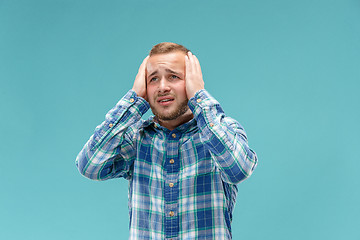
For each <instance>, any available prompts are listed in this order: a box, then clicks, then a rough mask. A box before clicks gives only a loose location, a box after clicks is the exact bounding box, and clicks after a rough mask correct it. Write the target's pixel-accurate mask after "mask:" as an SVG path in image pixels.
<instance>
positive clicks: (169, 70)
mask: <svg viewBox="0 0 360 240" xmlns="http://www.w3.org/2000/svg"><path fill="white" fill-rule="evenodd" d="M165 71H166V72H168V73H172V74H176V75H181V74H180V73H178V72H175V71H173V70H171V69H168V68H166V69H165ZM156 74H158V71H157V70H156V71H154V72H152V73H151V74H149V76H148V78H150V77H152V76H154V75H156Z"/></svg>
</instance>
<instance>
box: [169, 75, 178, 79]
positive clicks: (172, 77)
mask: <svg viewBox="0 0 360 240" xmlns="http://www.w3.org/2000/svg"><path fill="white" fill-rule="evenodd" d="M170 78H171V79H178V78H179V77H178V76H176V75H171V77H170Z"/></svg>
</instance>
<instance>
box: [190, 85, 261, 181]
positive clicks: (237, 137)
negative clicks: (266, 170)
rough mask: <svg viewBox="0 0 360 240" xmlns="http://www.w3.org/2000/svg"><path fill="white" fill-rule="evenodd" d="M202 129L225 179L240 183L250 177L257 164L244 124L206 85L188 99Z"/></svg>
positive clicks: (205, 140) (202, 136)
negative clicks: (225, 111)
mask: <svg viewBox="0 0 360 240" xmlns="http://www.w3.org/2000/svg"><path fill="white" fill-rule="evenodd" d="M188 105H189V107H190V109H191V111H192V112H193V114H194V118H195V119H196V121H197V125H198V127H199V129H200V138H201V141H202V142H203V143H204V144H205V145H206V146H207V147H208V149H209V151H210V153H211V155H212V156H213V159H214V160H215V165H216V166H217V167H218V168H219V169H220V172H221V176H222V179H223V181H225V182H227V183H230V184H237V183H239V182H241V181H243V180H244V179H246V178H248V177H249V176H250V175H251V174H252V172H253V170H254V169H255V167H256V165H257V156H256V153H255V152H254V151H253V150H251V149H250V147H249V146H248V140H247V136H246V133H245V130H244V128H243V127H242V126H241V125H240V123H238V122H237V121H236V120H234V119H232V118H230V117H227V116H226V115H225V113H224V111H223V109H222V108H221V106H220V104H219V102H217V101H216V100H215V99H214V98H213V97H212V96H211V95H210V94H209V93H208V92H207V91H206V90H205V89H203V90H200V91H198V92H197V93H196V94H195V96H194V97H193V98H191V99H190V100H189V103H188Z"/></svg>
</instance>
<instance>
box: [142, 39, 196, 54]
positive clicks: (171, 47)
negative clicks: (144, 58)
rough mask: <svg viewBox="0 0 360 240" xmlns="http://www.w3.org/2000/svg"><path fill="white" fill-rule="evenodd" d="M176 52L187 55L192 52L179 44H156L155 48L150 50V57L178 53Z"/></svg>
mask: <svg viewBox="0 0 360 240" xmlns="http://www.w3.org/2000/svg"><path fill="white" fill-rule="evenodd" d="M176 51H180V52H183V53H185V54H187V53H188V52H189V51H190V50H189V49H187V48H186V47H184V46H183V45H180V44H177V43H172V42H162V43H159V44H156V45H155V46H153V47H152V49H151V50H150V53H149V56H150V57H151V56H152V55H155V54H164V53H170V52H176Z"/></svg>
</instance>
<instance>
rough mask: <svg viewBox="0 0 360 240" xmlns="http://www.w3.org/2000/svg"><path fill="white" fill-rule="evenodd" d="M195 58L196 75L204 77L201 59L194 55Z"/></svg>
mask: <svg viewBox="0 0 360 240" xmlns="http://www.w3.org/2000/svg"><path fill="white" fill-rule="evenodd" d="M193 58H194V63H195V69H196V73H197V74H200V75H202V72H201V66H200V62H199V59H198V58H197V57H196V56H195V55H193Z"/></svg>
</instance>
